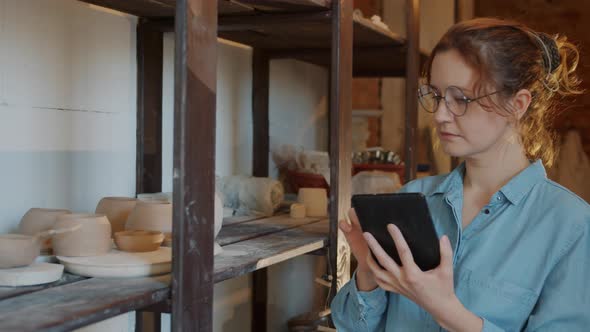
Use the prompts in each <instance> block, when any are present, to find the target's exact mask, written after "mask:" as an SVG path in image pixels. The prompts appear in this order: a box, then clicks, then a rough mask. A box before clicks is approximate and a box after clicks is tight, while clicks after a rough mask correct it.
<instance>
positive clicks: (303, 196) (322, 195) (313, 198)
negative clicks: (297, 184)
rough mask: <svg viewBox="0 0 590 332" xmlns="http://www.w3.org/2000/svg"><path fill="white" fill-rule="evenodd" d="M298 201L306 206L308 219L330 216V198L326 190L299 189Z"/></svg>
mask: <svg viewBox="0 0 590 332" xmlns="http://www.w3.org/2000/svg"><path fill="white" fill-rule="evenodd" d="M297 201H298V202H299V203H301V204H303V205H305V212H306V215H307V216H308V217H326V216H328V196H327V191H326V189H324V188H299V194H298V195H297Z"/></svg>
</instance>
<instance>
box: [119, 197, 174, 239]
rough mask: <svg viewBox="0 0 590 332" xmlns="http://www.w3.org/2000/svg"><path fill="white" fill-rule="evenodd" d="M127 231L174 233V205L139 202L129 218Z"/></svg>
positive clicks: (158, 202)
mask: <svg viewBox="0 0 590 332" xmlns="http://www.w3.org/2000/svg"><path fill="white" fill-rule="evenodd" d="M125 229H127V230H144V231H159V232H162V233H170V232H172V204H171V203H168V202H166V201H143V200H138V201H137V204H136V205H135V208H134V209H133V211H132V212H131V214H129V218H127V223H126V224H125Z"/></svg>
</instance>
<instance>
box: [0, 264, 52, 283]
mask: <svg viewBox="0 0 590 332" xmlns="http://www.w3.org/2000/svg"><path fill="white" fill-rule="evenodd" d="M63 271H64V267H63V265H61V264H50V263H33V264H31V265H29V266H25V267H17V268H13V269H1V270H0V286H4V287H18V286H32V285H41V284H47V283H50V282H54V281H57V280H59V279H60V278H61V276H62V275H63Z"/></svg>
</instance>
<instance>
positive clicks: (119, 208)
mask: <svg viewBox="0 0 590 332" xmlns="http://www.w3.org/2000/svg"><path fill="white" fill-rule="evenodd" d="M136 202H137V200H136V199H135V198H131V197H105V198H103V199H101V200H100V202H98V205H97V206H96V211H95V213H97V214H104V215H106V216H107V219H108V220H109V222H110V223H111V232H112V234H111V235H114V234H115V233H116V232H120V231H123V230H125V223H126V222H127V218H128V217H129V214H130V213H131V211H133V209H134V208H135V203H136Z"/></svg>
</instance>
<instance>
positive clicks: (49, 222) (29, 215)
mask: <svg viewBox="0 0 590 332" xmlns="http://www.w3.org/2000/svg"><path fill="white" fill-rule="evenodd" d="M69 213H72V212H71V211H70V210H66V209H44V208H31V209H29V211H27V212H26V213H25V215H24V216H23V217H22V219H21V221H20V223H19V225H18V232H19V233H20V234H25V235H34V234H36V233H39V232H43V231H46V230H48V229H52V228H53V225H55V222H56V221H57V217H58V216H60V215H63V214H69ZM49 248H51V238H48V239H46V241H45V242H44V243H42V244H41V250H47V249H49Z"/></svg>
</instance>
